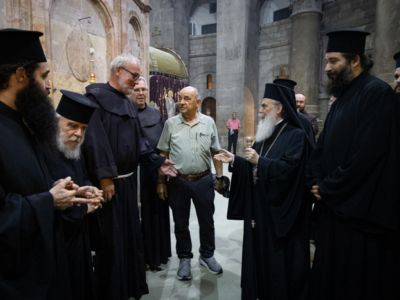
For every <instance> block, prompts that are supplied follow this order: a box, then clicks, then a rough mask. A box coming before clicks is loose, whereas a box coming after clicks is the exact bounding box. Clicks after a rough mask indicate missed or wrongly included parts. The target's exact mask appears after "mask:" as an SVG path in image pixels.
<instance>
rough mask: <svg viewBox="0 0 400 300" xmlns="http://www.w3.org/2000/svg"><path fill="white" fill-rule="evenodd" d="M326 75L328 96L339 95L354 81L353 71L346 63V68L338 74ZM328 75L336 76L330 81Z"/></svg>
mask: <svg viewBox="0 0 400 300" xmlns="http://www.w3.org/2000/svg"><path fill="white" fill-rule="evenodd" d="M327 75H328V78H329V82H328V86H327V87H326V89H327V91H328V94H330V95H336V94H340V93H341V92H342V91H343V90H344V89H345V88H346V87H348V86H349V85H350V83H351V81H352V80H353V79H354V75H353V71H352V69H351V67H350V65H349V64H348V63H346V66H345V67H344V68H343V69H342V70H340V71H339V72H338V73H335V72H330V73H329V72H328V74H327ZM329 75H336V78H334V79H331V78H330V77H329Z"/></svg>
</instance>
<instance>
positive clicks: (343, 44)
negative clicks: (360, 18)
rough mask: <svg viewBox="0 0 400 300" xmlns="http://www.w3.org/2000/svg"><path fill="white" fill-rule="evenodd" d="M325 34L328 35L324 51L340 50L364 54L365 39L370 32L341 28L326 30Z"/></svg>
mask: <svg viewBox="0 0 400 300" xmlns="http://www.w3.org/2000/svg"><path fill="white" fill-rule="evenodd" d="M326 35H327V36H328V37H329V41H328V46H327V48H326V53H328V52H341V53H357V54H364V51H365V40H366V37H367V36H368V35H370V33H369V32H366V31H361V30H355V29H343V30H337V31H331V32H328V33H327V34H326Z"/></svg>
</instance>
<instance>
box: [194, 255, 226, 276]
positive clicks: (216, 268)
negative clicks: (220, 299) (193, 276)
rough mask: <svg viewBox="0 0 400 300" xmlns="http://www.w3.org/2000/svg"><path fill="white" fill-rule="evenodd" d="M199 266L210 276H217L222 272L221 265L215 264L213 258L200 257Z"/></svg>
mask: <svg viewBox="0 0 400 300" xmlns="http://www.w3.org/2000/svg"><path fill="white" fill-rule="evenodd" d="M199 262H200V265H203V266H205V267H206V268H207V269H208V271H210V273H211V274H214V275H217V274H221V273H222V272H223V270H222V267H221V265H220V264H219V263H218V262H217V260H216V259H215V257H214V256H212V257H210V258H204V257H202V256H201V255H200V258H199Z"/></svg>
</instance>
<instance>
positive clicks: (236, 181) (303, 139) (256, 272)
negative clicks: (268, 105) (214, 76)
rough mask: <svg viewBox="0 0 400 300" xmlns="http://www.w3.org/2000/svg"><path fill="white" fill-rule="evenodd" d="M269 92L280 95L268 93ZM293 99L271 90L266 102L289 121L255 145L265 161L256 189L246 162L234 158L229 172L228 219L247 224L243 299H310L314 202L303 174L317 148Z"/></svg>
mask: <svg viewBox="0 0 400 300" xmlns="http://www.w3.org/2000/svg"><path fill="white" fill-rule="evenodd" d="M268 86H273V87H272V89H273V90H275V92H276V94H275V95H273V96H271V95H270V94H269V93H267V88H268ZM269 89H271V87H269ZM290 97H294V93H293V91H290V90H289V89H287V88H285V87H280V86H278V85H272V84H267V85H266V94H265V96H264V98H270V99H274V100H278V101H280V102H281V103H282V104H283V107H284V108H285V110H286V112H287V113H288V117H287V118H285V119H284V120H283V121H281V122H280V123H279V124H277V125H276V128H275V130H274V132H273V134H272V135H271V136H270V137H269V138H268V139H266V140H265V141H263V142H257V143H255V144H254V145H253V149H255V150H256V151H257V153H258V154H259V155H260V158H259V161H258V166H257V177H258V179H257V181H256V184H255V185H254V183H253V172H252V171H253V165H252V164H251V163H249V162H248V161H246V159H245V158H242V157H239V156H235V160H234V164H233V167H230V171H231V172H232V185H231V186H232V188H231V194H230V195H231V196H230V199H229V207H228V219H234V220H244V239H243V261H242V281H241V286H242V299H277V300H278V299H279V300H281V299H306V293H307V286H308V277H309V272H310V254H309V214H310V211H311V200H310V193H309V191H308V190H306V187H305V177H304V169H305V165H306V162H307V158H308V156H309V153H310V150H311V147H312V146H311V143H310V142H309V140H308V138H307V135H306V133H305V132H304V130H303V128H302V125H301V123H300V121H299V119H298V118H297V113H296V111H294V110H293V108H292V107H291V105H290V104H289V101H290V100H288V99H289V98H290ZM277 98H279V99H277ZM279 132H280V134H279ZM278 135H279V136H278ZM275 139H276V141H275ZM274 141H275V143H274ZM263 143H264V146H262V144H263ZM271 146H272V147H271ZM270 147H271V149H270ZM261 148H262V151H261ZM269 149H270V150H269ZM268 150H269V153H268V154H267V152H268ZM266 154H267V155H266ZM253 220H254V222H255V227H254V228H253V227H252V222H253Z"/></svg>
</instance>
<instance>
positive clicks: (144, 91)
mask: <svg viewBox="0 0 400 300" xmlns="http://www.w3.org/2000/svg"><path fill="white" fill-rule="evenodd" d="M147 91H148V89H134V90H133V92H134V93H135V94H139V93H140V92H142V93H143V94H144V93H146V92H147Z"/></svg>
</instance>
